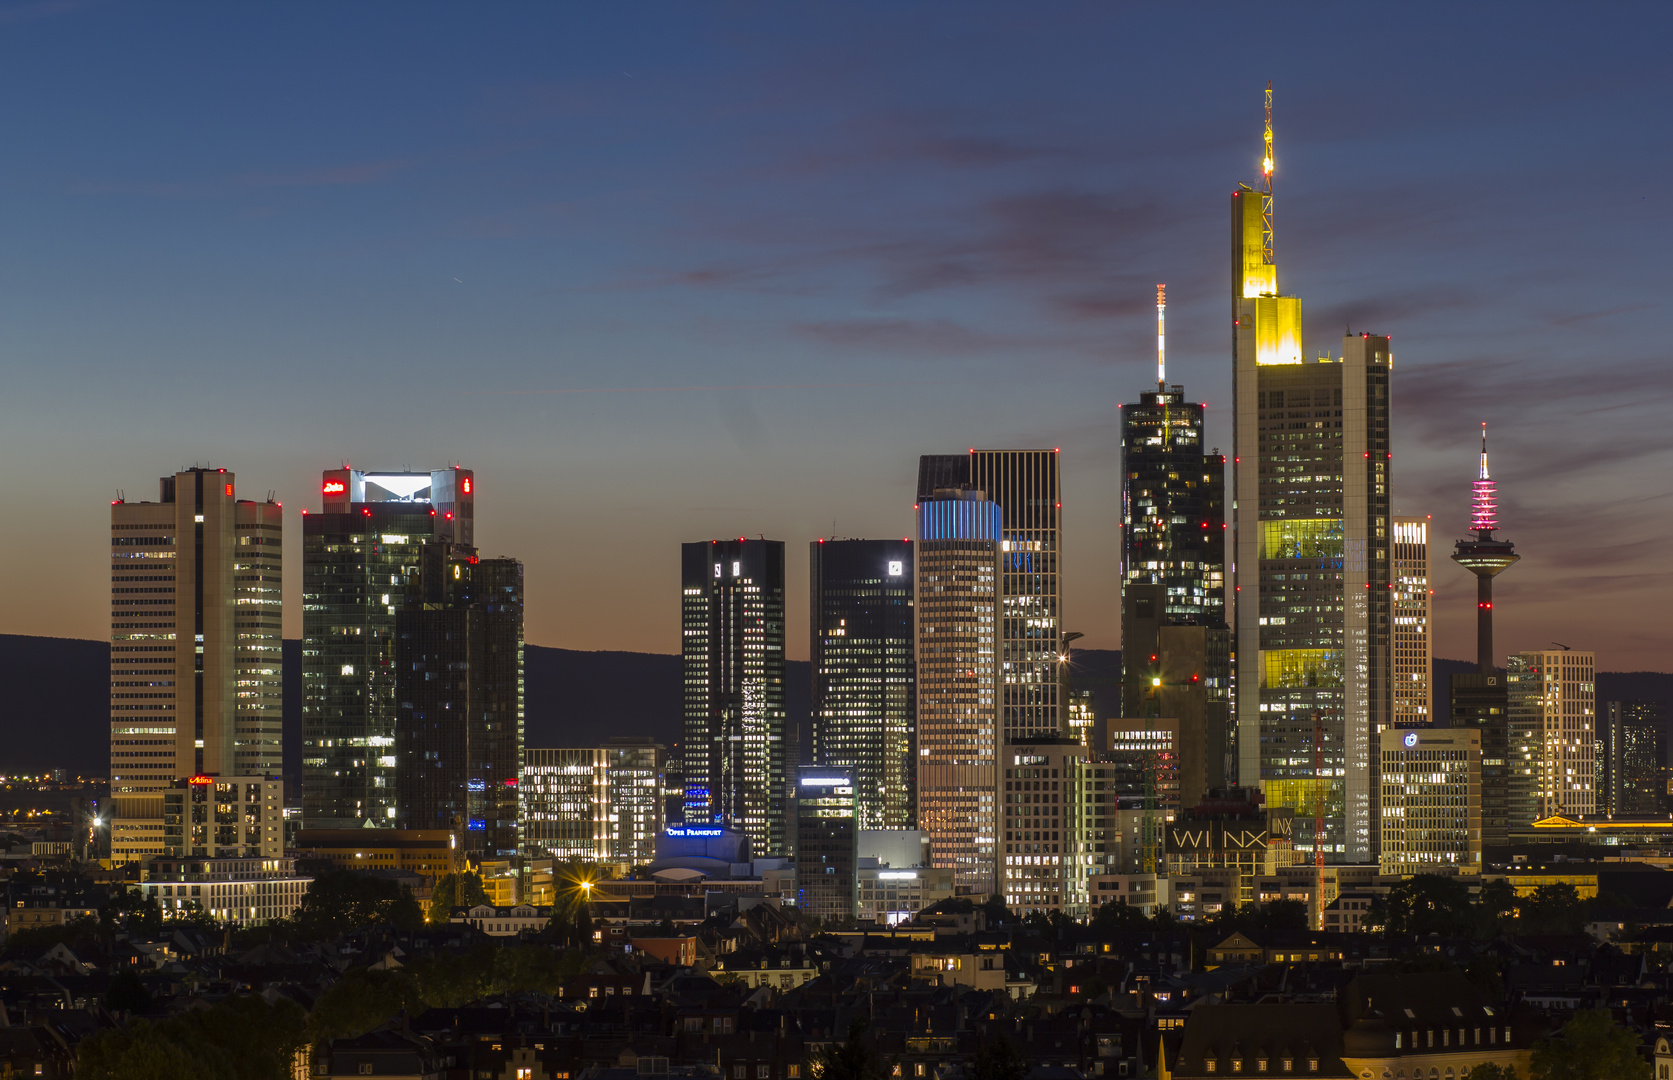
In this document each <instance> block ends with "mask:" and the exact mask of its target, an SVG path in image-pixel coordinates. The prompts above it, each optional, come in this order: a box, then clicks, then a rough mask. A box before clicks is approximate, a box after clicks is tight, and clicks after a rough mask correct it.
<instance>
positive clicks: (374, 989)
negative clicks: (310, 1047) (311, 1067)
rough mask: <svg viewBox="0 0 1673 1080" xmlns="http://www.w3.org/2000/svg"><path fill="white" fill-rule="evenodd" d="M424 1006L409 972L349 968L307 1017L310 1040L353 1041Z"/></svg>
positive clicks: (315, 1003)
mask: <svg viewBox="0 0 1673 1080" xmlns="http://www.w3.org/2000/svg"><path fill="white" fill-rule="evenodd" d="M422 1004H423V999H422V998H421V997H420V995H419V992H418V982H417V980H416V979H415V978H414V977H413V975H412V974H411V973H410V972H409V971H407V970H406V969H401V970H397V971H372V970H371V969H370V968H350V969H349V970H348V971H345V972H343V975H342V977H341V978H339V979H338V980H337V981H336V982H334V983H332V984H331V986H330V987H329V988H328V989H327V990H326V991H325V993H323V994H321V995H320V996H319V998H318V999H317V1000H316V1001H315V1002H314V1009H313V1011H312V1012H310V1013H309V1014H308V1039H309V1041H310V1042H315V1043H318V1042H324V1041H325V1040H326V1039H343V1038H348V1039H352V1038H355V1037H356V1036H360V1035H364V1034H366V1033H367V1032H368V1031H371V1030H372V1029H373V1028H375V1027H377V1026H378V1025H380V1024H382V1023H384V1022H385V1021H387V1020H389V1019H390V1018H391V1017H393V1016H395V1015H397V1014H398V1013H399V1012H400V1011H401V1010H402V1009H408V1010H410V1011H418V1009H417V1007H418V1006H420V1005H422Z"/></svg>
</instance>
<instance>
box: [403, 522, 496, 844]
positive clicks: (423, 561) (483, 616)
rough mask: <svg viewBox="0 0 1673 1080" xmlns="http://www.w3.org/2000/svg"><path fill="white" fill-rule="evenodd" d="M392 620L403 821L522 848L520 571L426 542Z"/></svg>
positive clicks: (473, 840)
mask: <svg viewBox="0 0 1673 1080" xmlns="http://www.w3.org/2000/svg"><path fill="white" fill-rule="evenodd" d="M403 593H404V595H403V599H402V602H401V606H400V610H399V611H398V612H397V613H396V616H395V698H396V702H397V707H396V722H395V790H396V805H395V809H396V814H395V820H396V822H397V823H398V824H399V825H400V826H401V827H402V828H405V829H451V830H454V831H455V832H459V833H462V840H463V846H464V847H465V848H466V849H467V850H469V851H472V852H475V853H478V854H483V855H489V856H507V855H517V854H520V853H521V847H522V846H521V844H520V843H519V840H518V832H519V827H518V826H519V821H518V818H519V815H518V801H517V784H518V779H519V775H520V773H521V771H522V763H523V564H522V563H519V562H518V561H517V560H515V559H483V558H479V557H478V556H477V554H476V551H475V549H474V548H469V547H465V546H464V545H462V544H449V543H445V542H438V543H431V544H426V545H424V546H423V548H422V549H421V550H420V551H419V552H418V565H417V566H416V567H414V568H413V569H411V570H410V571H409V572H408V573H407V575H406V580H405V581H404V582H403Z"/></svg>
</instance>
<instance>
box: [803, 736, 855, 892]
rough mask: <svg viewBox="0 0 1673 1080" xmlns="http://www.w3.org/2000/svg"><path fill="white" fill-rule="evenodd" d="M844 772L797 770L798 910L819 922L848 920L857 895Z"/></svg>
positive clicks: (849, 779) (851, 799) (848, 779)
mask: <svg viewBox="0 0 1673 1080" xmlns="http://www.w3.org/2000/svg"><path fill="white" fill-rule="evenodd" d="M857 794H858V792H857V787H856V785H855V783H854V776H853V774H852V773H850V772H849V771H848V770H847V769H835V768H827V767H825V766H822V765H803V766H802V767H801V768H799V769H798V770H797V771H796V906H797V908H798V909H799V910H800V911H802V912H803V913H804V914H807V915H813V916H816V917H818V918H821V919H852V918H853V917H854V915H855V912H856V911H857V909H858V906H859V902H860V894H859V876H858V871H859V864H860V858H859V836H860V833H859V828H858V826H857V825H856V824H855V817H856V815H857V814H858V812H859V803H858V799H857Z"/></svg>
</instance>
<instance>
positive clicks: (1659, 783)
mask: <svg viewBox="0 0 1673 1080" xmlns="http://www.w3.org/2000/svg"><path fill="white" fill-rule="evenodd" d="M1599 718H1600V719H1599V724H1598V728H1599V734H1600V736H1601V737H1600V738H1599V739H1598V743H1599V750H1598V779H1597V788H1598V812H1599V813H1606V814H1659V813H1662V812H1663V811H1664V810H1665V809H1666V804H1667V787H1666V784H1665V783H1664V782H1663V779H1662V764H1661V763H1662V760H1663V758H1664V756H1665V754H1664V751H1665V743H1666V736H1665V728H1664V726H1663V722H1662V715H1661V702H1659V701H1611V702H1609V703H1608V704H1607V705H1605V706H1604V708H1603V710H1602V711H1601V712H1600V713H1599Z"/></svg>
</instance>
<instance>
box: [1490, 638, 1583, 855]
mask: <svg viewBox="0 0 1673 1080" xmlns="http://www.w3.org/2000/svg"><path fill="white" fill-rule="evenodd" d="M1507 660H1508V663H1507V665H1506V672H1505V682H1506V691H1507V694H1508V696H1509V701H1510V708H1509V718H1510V724H1509V727H1510V762H1511V769H1510V779H1509V799H1508V803H1509V806H1508V809H1509V817H1510V826H1511V827H1512V828H1516V827H1518V826H1523V825H1529V824H1532V823H1533V822H1535V821H1538V820H1540V819H1541V818H1547V817H1550V816H1552V815H1553V814H1562V815H1564V816H1567V817H1574V816H1577V815H1580V814H1594V813H1596V812H1597V685H1596V669H1597V658H1596V656H1595V655H1594V654H1592V653H1589V652H1579V651H1577V650H1573V649H1554V650H1553V649H1539V650H1535V651H1532V652H1522V653H1515V654H1513V655H1511V656H1510V657H1508V658H1507Z"/></svg>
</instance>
